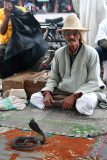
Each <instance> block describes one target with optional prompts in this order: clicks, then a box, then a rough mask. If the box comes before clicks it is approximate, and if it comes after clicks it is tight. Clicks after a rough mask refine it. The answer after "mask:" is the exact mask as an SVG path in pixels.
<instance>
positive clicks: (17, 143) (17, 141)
mask: <svg viewBox="0 0 107 160" xmlns="http://www.w3.org/2000/svg"><path fill="white" fill-rule="evenodd" d="M29 127H30V128H31V129H32V130H33V131H35V132H37V133H39V134H40V135H42V137H43V138H42V139H41V138H39V137H34V136H16V137H15V138H13V140H12V143H11V147H12V148H14V149H15V150H26V151H27V150H34V149H37V148H38V147H40V146H41V144H45V141H46V135H45V133H44V132H43V131H42V130H41V129H40V128H39V125H38V124H37V122H35V121H34V118H32V119H31V121H30V123H29ZM31 142H33V143H34V144H33V145H27V144H28V143H31Z"/></svg>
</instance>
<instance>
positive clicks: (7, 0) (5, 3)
mask: <svg viewBox="0 0 107 160" xmlns="http://www.w3.org/2000/svg"><path fill="white" fill-rule="evenodd" d="M2 2H3V4H4V7H6V6H7V3H9V2H10V0H2Z"/></svg>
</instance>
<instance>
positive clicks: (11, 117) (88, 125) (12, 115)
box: [0, 106, 107, 138]
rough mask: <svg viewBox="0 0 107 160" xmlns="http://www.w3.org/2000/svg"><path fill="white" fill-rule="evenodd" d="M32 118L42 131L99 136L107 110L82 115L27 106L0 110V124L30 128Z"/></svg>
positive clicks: (105, 126)
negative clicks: (19, 108)
mask: <svg viewBox="0 0 107 160" xmlns="http://www.w3.org/2000/svg"><path fill="white" fill-rule="evenodd" d="M32 118H34V119H35V121H36V122H38V124H39V126H40V128H41V129H42V130H43V131H44V133H52V134H57V135H66V136H74V137H84V138H86V137H88V136H91V137H93V136H99V135H103V134H105V133H106V132H107V110H104V109H95V110H94V114H93V115H92V116H83V115H80V114H79V113H77V112H75V111H71V110H61V109H55V108H53V109H52V108H51V109H44V110H41V109H38V108H34V107H31V106H27V107H26V108H25V109H24V110H23V111H17V110H9V111H0V125H1V126H5V127H12V128H19V129H24V130H31V129H30V128H29V125H28V124H29V122H30V120H31V119H32Z"/></svg>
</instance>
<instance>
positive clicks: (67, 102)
mask: <svg viewBox="0 0 107 160" xmlns="http://www.w3.org/2000/svg"><path fill="white" fill-rule="evenodd" d="M76 100H77V97H76V95H74V94H72V95H71V96H68V97H66V98H64V99H63V100H61V102H63V106H62V109H72V107H73V105H74V104H75V102H76Z"/></svg>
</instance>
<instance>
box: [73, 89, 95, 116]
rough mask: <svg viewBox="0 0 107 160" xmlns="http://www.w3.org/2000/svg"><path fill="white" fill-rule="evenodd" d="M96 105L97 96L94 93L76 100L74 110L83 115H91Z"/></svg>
mask: <svg viewBox="0 0 107 160" xmlns="http://www.w3.org/2000/svg"><path fill="white" fill-rule="evenodd" d="M97 103H98V99H97V96H96V94H95V93H94V92H91V93H87V94H84V95H82V96H81V98H78V99H77V101H76V109H77V111H78V112H80V113H82V114H85V115H92V114H93V110H94V108H95V107H96V105H97Z"/></svg>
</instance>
